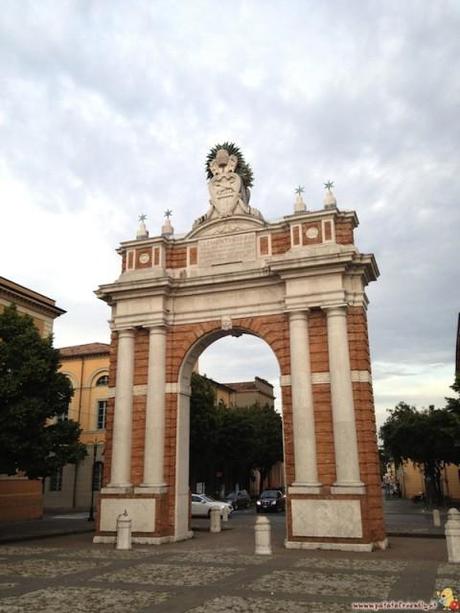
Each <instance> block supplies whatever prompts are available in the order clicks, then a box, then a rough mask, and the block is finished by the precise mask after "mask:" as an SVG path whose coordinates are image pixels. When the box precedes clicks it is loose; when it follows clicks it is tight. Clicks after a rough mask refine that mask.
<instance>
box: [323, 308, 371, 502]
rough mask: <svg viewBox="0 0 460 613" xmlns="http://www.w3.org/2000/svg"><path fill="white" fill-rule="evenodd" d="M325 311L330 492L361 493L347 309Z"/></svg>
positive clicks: (362, 491)
mask: <svg viewBox="0 0 460 613" xmlns="http://www.w3.org/2000/svg"><path fill="white" fill-rule="evenodd" d="M325 310H326V314H327V339H328V351H329V371H330V380H331V401H332V422H333V427H334V448H335V465H336V475H337V480H336V482H335V483H334V487H333V488H332V493H336V494H339V493H364V484H363V483H362V481H361V479H360V475H359V460H358V442H357V437H356V422H355V408H354V401H353V387H352V383H351V369H350V351H349V348H348V331H347V310H346V307H345V306H340V307H330V308H326V309H325Z"/></svg>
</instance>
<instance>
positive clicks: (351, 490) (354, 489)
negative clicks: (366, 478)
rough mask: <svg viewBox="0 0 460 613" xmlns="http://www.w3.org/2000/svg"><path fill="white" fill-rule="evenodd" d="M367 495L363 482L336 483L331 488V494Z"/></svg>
mask: <svg viewBox="0 0 460 613" xmlns="http://www.w3.org/2000/svg"><path fill="white" fill-rule="evenodd" d="M365 493H366V486H365V485H364V483H362V482H361V481H354V482H346V481H345V482H343V481H342V482H341V483H337V482H336V483H334V484H333V485H332V486H331V494H358V495H362V494H365Z"/></svg>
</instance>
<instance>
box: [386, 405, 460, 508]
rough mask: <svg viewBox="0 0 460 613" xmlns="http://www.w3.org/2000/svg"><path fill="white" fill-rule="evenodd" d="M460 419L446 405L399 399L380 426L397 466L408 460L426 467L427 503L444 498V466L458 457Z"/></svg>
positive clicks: (388, 451) (389, 453)
mask: <svg viewBox="0 0 460 613" xmlns="http://www.w3.org/2000/svg"><path fill="white" fill-rule="evenodd" d="M458 435H459V421H458V418H457V416H456V415H454V413H453V412H452V411H450V410H449V409H447V408H444V409H435V408H434V407H433V406H430V407H429V408H428V409H424V410H421V411H419V410H417V409H416V408H415V407H413V406H409V405H408V404H407V403H405V402H400V403H399V404H398V405H397V406H396V407H395V408H394V409H393V410H392V411H390V416H389V417H388V419H387V420H386V421H385V423H384V424H383V426H382V427H381V428H380V437H381V438H382V441H383V445H384V450H385V453H386V454H388V455H389V456H390V457H392V458H393V460H394V462H395V465H396V467H397V466H398V465H400V464H401V463H402V462H404V461H406V460H411V461H412V462H414V463H415V464H418V465H419V466H421V467H423V472H424V477H425V489H426V495H427V500H428V503H430V504H431V503H433V502H436V503H439V502H441V500H442V487H441V470H442V468H443V467H444V465H445V464H451V463H456V462H458V460H459V457H458V451H459V450H458V448H456V447H455V443H456V441H458V440H459V439H458Z"/></svg>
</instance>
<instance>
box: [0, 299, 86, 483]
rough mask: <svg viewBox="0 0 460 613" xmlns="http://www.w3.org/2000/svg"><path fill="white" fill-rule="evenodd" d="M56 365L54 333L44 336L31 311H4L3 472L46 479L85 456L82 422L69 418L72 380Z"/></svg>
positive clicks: (0, 334)
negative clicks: (39, 330)
mask: <svg viewBox="0 0 460 613" xmlns="http://www.w3.org/2000/svg"><path fill="white" fill-rule="evenodd" d="M58 368H59V352H58V351H57V350H56V349H54V348H53V345H52V337H51V336H50V337H48V338H45V339H44V338H42V337H41V336H40V334H39V333H38V331H37V329H36V327H35V325H34V323H33V320H32V318H31V317H29V316H28V315H20V314H19V313H18V312H17V309H16V307H15V306H14V305H11V306H8V307H6V309H5V310H4V311H3V313H1V314H0V473H6V474H9V475H14V474H16V472H18V471H22V472H24V473H25V474H26V475H27V477H29V478H30V479H36V478H42V479H44V478H45V477H47V476H49V475H50V474H52V473H53V472H54V471H55V470H56V469H59V468H61V467H62V466H64V465H65V464H68V463H71V464H73V463H76V462H79V461H80V460H82V459H83V458H84V457H85V455H86V448H85V446H84V445H82V444H81V443H79V436H80V432H81V430H80V427H79V424H78V423H76V422H74V421H72V420H67V419H66V415H67V410H68V406H69V402H70V399H71V397H72V394H73V390H72V386H71V385H70V382H69V380H68V379H67V377H66V376H65V375H64V374H62V373H60V372H58ZM62 417H65V419H62Z"/></svg>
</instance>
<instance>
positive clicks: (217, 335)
mask: <svg viewBox="0 0 460 613" xmlns="http://www.w3.org/2000/svg"><path fill="white" fill-rule="evenodd" d="M240 337H243V338H241V339H240ZM237 339H238V340H237ZM245 341H246V342H245ZM248 341H250V344H249V346H247V342H248ZM240 343H243V345H241V344H240ZM237 346H238V348H237ZM244 346H246V351H245V350H244V349H243V347H244ZM254 352H257V353H259V358H260V355H261V354H262V358H261V359H259V364H261V365H262V370H258V371H256V369H257V366H255V365H254V362H256V364H257V360H254ZM206 354H208V356H207V355H206ZM245 354H246V355H245ZM251 354H252V356H251ZM251 357H252V359H251ZM221 358H225V365H224V366H221V367H219V368H216V365H215V363H214V366H213V360H216V359H217V360H219V359H221ZM229 358H230V359H229ZM229 361H230V362H232V363H233V369H231V370H229V369H228V363H229ZM198 364H199V365H200V367H199V369H197V365H198ZM235 364H238V367H237V368H235ZM197 370H199V372H200V374H201V373H202V374H203V375H204V376H206V377H207V378H208V380H210V381H211V382H212V384H213V385H216V386H219V385H220V384H221V385H222V387H224V386H225V384H226V383H227V384H228V385H231V383H230V382H231V381H232V382H234V383H237V380H238V379H241V378H243V379H244V381H245V382H249V380H250V379H251V378H252V380H253V381H255V380H256V379H257V378H259V381H260V382H262V383H265V384H267V389H268V388H269V386H270V385H272V382H273V392H274V395H275V396H276V400H277V401H276V407H274V408H275V410H276V411H277V412H278V413H280V414H281V415H282V403H281V393H280V386H279V380H280V374H281V369H280V363H279V360H278V357H277V355H276V353H275V351H274V349H273V347H271V345H270V344H269V342H268V341H267V340H266V339H264V338H263V335H261V334H257V333H255V332H254V331H252V330H249V329H247V328H242V327H237V328H233V329H232V330H230V331H229V330H222V329H220V330H214V331H212V332H208V333H206V334H204V335H202V336H201V337H200V338H199V339H197V340H196V341H195V342H194V343H193V344H192V346H191V347H190V348H189V350H188V351H187V353H186V355H185V357H184V359H183V361H182V364H181V366H180V368H179V376H178V386H177V388H178V412H177V438H176V495H175V500H176V508H175V532H176V534H175V537H176V539H177V540H181V539H183V538H189V537H190V536H191V530H190V519H189V496H190V491H192V492H193V491H194V487H195V486H196V479H195V480H194V479H193V478H192V477H193V476H195V477H196V476H197V475H192V474H191V472H190V463H191V456H190V420H191V407H190V398H191V380H192V374H193V373H194V372H197ZM267 379H268V380H267ZM269 381H270V382H269ZM229 389H232V388H229ZM217 396H218V394H217V393H216V400H217ZM248 398H250V395H248V394H246V395H243V394H242V395H241V398H239V399H238V401H236V402H233V403H232V406H233V408H235V407H237V406H238V404H240V406H248V405H249V404H250V403H247V404H245V402H244V401H245V400H247V399H248ZM233 399H234V400H235V397H234V396H233ZM239 401H241V402H239ZM223 404H224V405H225V406H226V407H227V408H228V410H232V408H231V406H229V405H228V403H227V402H223ZM258 404H260V403H259V402H258ZM273 405H274V402H273ZM282 450H283V451H282V453H281V458H283V453H284V433H283V432H282ZM281 458H280V459H281ZM219 472H220V471H219ZM233 474H235V473H233ZM240 474H241V473H240ZM274 474H275V475H278V479H279V481H280V483H278V484H277V485H279V486H284V484H285V477H284V464H283V462H281V461H280V462H279V465H278V466H277V467H276V472H274ZM270 476H271V475H267V478H266V479H265V483H270V481H269V478H270ZM273 479H275V480H276V478H275V477H273ZM212 483H213V484H214V486H216V485H217V484H219V487H216V489H214V487H213V485H211V484H212ZM230 483H231V485H230ZM250 484H253V487H250ZM263 484H264V479H263V478H262V480H261V478H260V474H258V471H254V472H253V473H250V472H248V474H247V475H241V477H240V478H239V480H238V481H234V482H231V475H225V474H222V476H221V478H217V479H214V480H211V482H203V486H204V490H205V491H206V493H207V494H211V495H213V496H218V497H220V498H222V497H223V496H224V494H228V493H229V491H230V489H233V491H235V490H238V489H246V490H248V492H249V494H250V495H252V497H254V496H255V495H256V494H258V493H259V491H260V489H262V487H263ZM271 485H273V484H271ZM209 489H211V490H212V491H208V490H209Z"/></svg>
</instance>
